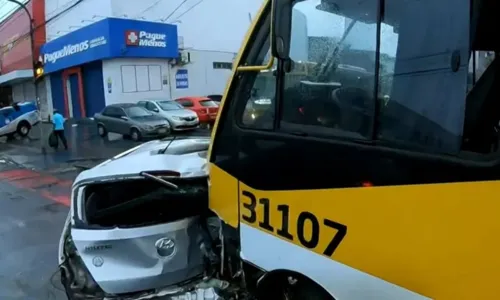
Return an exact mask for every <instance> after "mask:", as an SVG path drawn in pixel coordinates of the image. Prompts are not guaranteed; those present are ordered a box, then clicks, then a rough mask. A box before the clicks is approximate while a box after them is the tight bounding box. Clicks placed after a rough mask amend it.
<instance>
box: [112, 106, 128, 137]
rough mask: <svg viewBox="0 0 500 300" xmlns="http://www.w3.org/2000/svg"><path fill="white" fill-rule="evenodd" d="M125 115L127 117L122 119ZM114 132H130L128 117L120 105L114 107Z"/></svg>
mask: <svg viewBox="0 0 500 300" xmlns="http://www.w3.org/2000/svg"><path fill="white" fill-rule="evenodd" d="M124 117H126V118H127V119H124ZM114 122H115V124H116V132H117V133H121V134H128V133H130V122H131V121H130V118H128V117H127V114H126V113H125V110H124V109H123V108H121V107H117V108H116V113H115V120H114Z"/></svg>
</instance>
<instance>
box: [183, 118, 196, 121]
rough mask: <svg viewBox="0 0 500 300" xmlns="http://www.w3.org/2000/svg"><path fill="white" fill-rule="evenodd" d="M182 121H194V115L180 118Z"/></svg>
mask: <svg viewBox="0 0 500 300" xmlns="http://www.w3.org/2000/svg"><path fill="white" fill-rule="evenodd" d="M182 119H183V120H184V121H194V119H196V117H184V118H182Z"/></svg>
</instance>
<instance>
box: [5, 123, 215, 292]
mask: <svg viewBox="0 0 500 300" xmlns="http://www.w3.org/2000/svg"><path fill="white" fill-rule="evenodd" d="M43 126H50V125H43ZM49 132H50V127H48V128H44V135H48V134H49ZM39 133H40V131H39V130H38V129H37V128H34V129H33V130H32V132H31V133H30V136H29V137H28V138H25V139H18V140H14V141H8V142H7V141H4V140H3V141H0V201H1V202H0V239H1V243H0V299H2V300H10V299H23V300H31V299H40V300H43V299H66V296H65V294H64V293H63V292H62V291H61V288H62V287H61V285H60V283H59V277H58V275H59V274H58V273H56V271H57V251H58V250H57V248H58V243H59V236H60V234H61V231H62V226H63V224H64V220H65V218H66V216H67V213H68V206H69V202H70V197H69V194H70V188H71V183H72V181H73V179H74V178H75V177H76V176H77V175H78V173H79V172H80V170H81V169H80V167H91V166H93V165H95V164H97V163H99V162H100V161H103V160H105V159H107V158H109V157H111V156H114V155H116V154H118V153H120V152H122V151H125V150H127V149H129V148H131V147H133V146H135V145H137V144H138V143H134V142H132V141H130V140H123V138H122V137H121V136H119V135H113V134H110V136H109V137H108V138H107V139H102V138H101V137H99V136H98V134H97V131H96V128H95V126H94V125H93V124H76V125H71V124H69V126H68V127H67V129H66V134H67V138H68V141H69V144H70V149H69V150H68V151H64V150H60V151H54V150H53V149H50V148H49V147H48V145H46V143H45V144H44V146H45V147H46V149H47V151H46V153H45V154H42V152H41V151H40V148H41V147H40V145H41V143H40V141H42V143H44V141H46V140H47V139H46V138H40V134H39ZM184 134H187V135H208V134H209V133H208V131H207V130H203V129H202V130H197V131H193V132H188V133H184Z"/></svg>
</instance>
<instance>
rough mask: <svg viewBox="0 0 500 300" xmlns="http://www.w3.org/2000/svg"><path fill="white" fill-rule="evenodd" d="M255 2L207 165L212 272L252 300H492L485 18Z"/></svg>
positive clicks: (491, 10) (455, 5) (459, 8)
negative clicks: (218, 231)
mask: <svg viewBox="0 0 500 300" xmlns="http://www.w3.org/2000/svg"><path fill="white" fill-rule="evenodd" d="M264 2H265V3H264V6H263V8H262V10H261V11H260V13H259V15H258V17H257V18H256V19H255V22H254V24H253V26H252V28H251V29H250V31H249V33H248V35H247V36H246V39H245V41H244V44H243V46H242V49H241V51H240V54H239V56H238V58H237V60H236V63H235V66H234V70H233V71H234V74H233V76H232V78H231V79H230V81H229V83H228V87H227V90H226V92H225V95H224V98H223V100H222V104H221V109H220V112H219V116H218V119H217V121H216V124H215V127H214V129H213V132H212V138H213V143H212V145H211V148H210V152H209V168H210V176H209V186H210V208H211V210H212V211H213V212H215V213H216V214H217V215H218V217H219V218H220V219H221V220H222V221H223V230H222V237H223V239H224V243H223V247H224V251H223V253H224V256H225V257H224V259H223V262H224V268H223V269H224V272H226V273H227V272H230V273H231V274H229V275H232V274H241V273H242V272H241V271H243V274H244V275H245V277H244V278H245V282H246V284H247V288H248V289H249V290H251V291H252V292H253V293H255V294H256V295H258V298H259V299H335V300H345V299H347V300H352V299H354V300H358V299H362V300H367V299H376V300H421V299H445V300H458V299H488V300H490V299H491V300H492V299H500V285H499V284H498V280H499V279H500V255H499V253H500V239H499V237H498V234H499V232H500V202H499V200H498V199H497V196H498V195H496V194H495V192H496V191H500V183H499V181H498V180H499V179H500V160H499V159H500V153H499V150H498V143H499V141H500V134H499V132H500V130H499V129H500V127H499V120H500V101H499V99H500V98H499V95H500V94H499V93H498V91H499V89H500V82H498V81H497V79H499V78H500V76H498V75H497V73H496V72H497V70H498V66H499V64H498V61H497V60H496V59H495V58H493V59H492V58H491V57H492V55H493V57H495V55H494V54H491V53H492V52H496V51H499V50H500V46H499V45H500V43H499V42H498V39H499V35H492V34H488V33H489V32H491V33H493V32H495V30H496V28H500V27H499V26H497V25H499V24H498V23H499V22H500V21H497V18H495V14H496V13H497V12H499V8H498V5H497V4H495V3H496V2H494V1H490V0H440V1H436V0H433V1H431V0H407V1H403V0H363V1H354V0H302V1H297V0H295V1H294V0H266V1H264ZM485 51H488V52H485ZM486 56H488V57H489V59H488V63H487V64H486V62H485V61H486V60H484V59H482V58H484V57H486ZM304 65H307V66H308V67H304ZM301 66H302V67H301ZM311 66H312V67H311ZM481 68H482V69H485V71H484V72H476V71H477V70H479V69H481ZM305 69H307V72H305V71H304V70H305ZM296 70H300V72H296ZM263 99H264V100H263ZM249 103H250V104H249ZM259 105H260V106H259ZM256 106H259V109H258V110H256V109H255V107H256ZM248 110H251V111H250V112H249V111H248ZM256 111H258V113H255V112H256ZM249 116H250V117H249ZM227 270H232V271H227ZM226 275H228V274H226Z"/></svg>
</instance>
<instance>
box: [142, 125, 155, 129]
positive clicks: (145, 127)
mask: <svg viewBox="0 0 500 300" xmlns="http://www.w3.org/2000/svg"><path fill="white" fill-rule="evenodd" d="M142 128H144V129H146V130H153V129H154V127H153V126H151V125H144V126H143V127H142Z"/></svg>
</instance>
